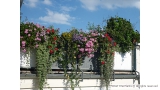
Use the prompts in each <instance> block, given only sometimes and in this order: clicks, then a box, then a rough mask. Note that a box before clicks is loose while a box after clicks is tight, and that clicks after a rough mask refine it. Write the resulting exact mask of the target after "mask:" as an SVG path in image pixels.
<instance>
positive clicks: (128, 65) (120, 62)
mask: <svg viewBox="0 0 160 90" xmlns="http://www.w3.org/2000/svg"><path fill="white" fill-rule="evenodd" d="M132 56H133V53H132V51H130V52H127V53H124V54H122V53H118V52H115V56H114V68H113V69H114V70H127V71H132V69H133V67H132V59H133V57H132Z"/></svg>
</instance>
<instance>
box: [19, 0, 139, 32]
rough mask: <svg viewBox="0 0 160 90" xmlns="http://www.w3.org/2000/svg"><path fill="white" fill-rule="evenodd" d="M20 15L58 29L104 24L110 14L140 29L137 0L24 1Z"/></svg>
mask: <svg viewBox="0 0 160 90" xmlns="http://www.w3.org/2000/svg"><path fill="white" fill-rule="evenodd" d="M21 13H22V18H21V20H22V21H23V20H25V18H26V17H27V19H28V21H30V22H34V23H38V24H40V25H44V26H46V27H48V26H50V25H53V26H54V28H60V31H61V32H65V31H67V30H70V29H71V28H72V27H75V28H77V29H82V30H85V31H86V30H87V26H88V22H90V23H94V25H100V26H104V25H105V24H106V23H105V22H103V21H104V20H105V19H109V18H110V17H111V16H116V15H117V16H119V17H123V18H125V19H127V20H129V19H130V22H131V23H132V24H133V25H134V27H135V30H138V31H140V0H24V4H23V5H22V7H21Z"/></svg>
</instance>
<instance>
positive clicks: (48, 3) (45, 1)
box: [43, 0, 52, 5]
mask: <svg viewBox="0 0 160 90" xmlns="http://www.w3.org/2000/svg"><path fill="white" fill-rule="evenodd" d="M43 3H44V4H46V5H52V2H51V1H50V0H44V1H43Z"/></svg>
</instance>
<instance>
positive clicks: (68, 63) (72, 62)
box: [61, 32, 79, 90]
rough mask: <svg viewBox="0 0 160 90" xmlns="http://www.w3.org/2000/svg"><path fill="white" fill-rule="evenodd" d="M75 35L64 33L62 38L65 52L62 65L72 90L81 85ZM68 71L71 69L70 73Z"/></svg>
mask: <svg viewBox="0 0 160 90" xmlns="http://www.w3.org/2000/svg"><path fill="white" fill-rule="evenodd" d="M72 36H73V34H72V33H70V32H68V33H67V32H66V33H62V36H61V44H63V47H62V50H63V51H64V52H63V57H62V58H63V60H61V64H62V66H63V69H64V76H65V77H66V78H67V84H68V83H69V84H70V87H71V89H72V90H74V87H76V86H77V85H78V83H79V81H78V78H79V76H78V73H77V53H78V47H77V44H76V43H74V42H73V41H72ZM68 69H70V73H68Z"/></svg>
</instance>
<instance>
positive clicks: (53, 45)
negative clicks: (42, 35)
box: [36, 27, 61, 90]
mask: <svg viewBox="0 0 160 90" xmlns="http://www.w3.org/2000/svg"><path fill="white" fill-rule="evenodd" d="M58 33H59V29H56V30H55V29H54V28H53V27H50V28H48V29H46V36H47V39H46V42H45V43H43V44H41V45H40V46H39V48H37V56H36V57H37V58H36V70H37V77H38V81H39V82H38V83H39V89H40V90H43V86H44V85H45V84H46V82H45V81H46V79H47V74H49V73H50V71H51V65H52V64H53V63H54V62H55V61H56V60H58V59H59V56H61V53H60V50H61V49H59V46H58V42H59V36H58Z"/></svg>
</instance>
